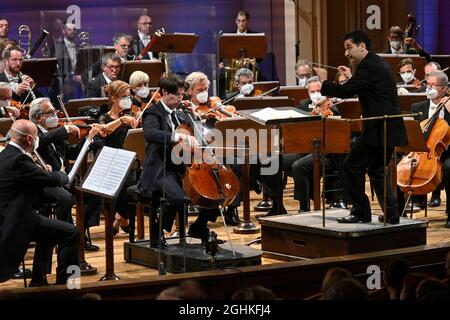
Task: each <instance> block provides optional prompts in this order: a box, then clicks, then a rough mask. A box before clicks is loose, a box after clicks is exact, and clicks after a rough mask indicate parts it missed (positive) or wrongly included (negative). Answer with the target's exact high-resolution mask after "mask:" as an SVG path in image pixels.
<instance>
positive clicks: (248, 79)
mask: <svg viewBox="0 0 450 320" xmlns="http://www.w3.org/2000/svg"><path fill="white" fill-rule="evenodd" d="M234 86H235V88H237V89H238V91H234V92H230V93H228V94H227V95H226V99H227V100H228V99H231V98H233V97H236V98H240V97H256V96H260V95H261V94H262V93H263V92H262V91H261V90H259V89H256V90H255V87H254V86H253V72H252V71H251V70H250V69H247V68H241V69H239V70H238V71H236V74H235V76H234Z"/></svg>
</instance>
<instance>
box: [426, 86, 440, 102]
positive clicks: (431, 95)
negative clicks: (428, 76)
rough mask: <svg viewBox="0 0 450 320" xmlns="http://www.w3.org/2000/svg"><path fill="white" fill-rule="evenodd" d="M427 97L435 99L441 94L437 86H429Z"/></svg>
mask: <svg viewBox="0 0 450 320" xmlns="http://www.w3.org/2000/svg"><path fill="white" fill-rule="evenodd" d="M426 93H427V99H430V100H434V99H436V98H437V97H438V96H439V92H438V91H437V90H436V89H435V88H427V90H426Z"/></svg>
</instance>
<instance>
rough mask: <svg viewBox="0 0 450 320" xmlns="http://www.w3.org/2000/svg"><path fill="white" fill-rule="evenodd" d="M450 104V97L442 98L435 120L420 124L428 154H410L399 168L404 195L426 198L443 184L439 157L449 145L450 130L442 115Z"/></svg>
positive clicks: (399, 183)
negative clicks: (446, 105) (449, 103)
mask: <svg viewBox="0 0 450 320" xmlns="http://www.w3.org/2000/svg"><path fill="white" fill-rule="evenodd" d="M449 101H450V97H445V98H443V99H442V100H441V102H440V103H439V104H438V106H437V108H436V111H435V113H434V114H433V116H432V117H431V118H430V119H427V120H423V121H422V122H421V123H420V126H421V128H422V132H423V134H424V138H425V141H426V145H427V147H428V152H411V153H409V154H408V155H407V156H405V157H403V159H402V160H401V161H400V162H399V164H398V165H397V185H398V186H399V187H400V190H401V191H402V192H405V193H408V194H414V195H425V194H428V193H430V192H433V191H434V190H435V189H436V188H437V187H438V186H439V185H440V184H441V181H442V163H441V161H440V157H441V155H442V153H443V152H444V151H445V150H447V148H448V146H449V144H450V126H449V125H448V123H447V121H445V120H444V119H440V118H439V113H440V112H441V110H442V108H445V104H446V103H447V102H449Z"/></svg>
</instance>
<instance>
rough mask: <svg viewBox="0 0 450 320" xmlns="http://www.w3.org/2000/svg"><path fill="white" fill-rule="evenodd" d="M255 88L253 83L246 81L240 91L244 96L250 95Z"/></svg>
mask: <svg viewBox="0 0 450 320" xmlns="http://www.w3.org/2000/svg"><path fill="white" fill-rule="evenodd" d="M253 89H254V87H253V83H246V84H244V85H243V86H242V87H241V89H240V91H241V93H242V94H243V95H244V96H248V95H250V93H252V92H253Z"/></svg>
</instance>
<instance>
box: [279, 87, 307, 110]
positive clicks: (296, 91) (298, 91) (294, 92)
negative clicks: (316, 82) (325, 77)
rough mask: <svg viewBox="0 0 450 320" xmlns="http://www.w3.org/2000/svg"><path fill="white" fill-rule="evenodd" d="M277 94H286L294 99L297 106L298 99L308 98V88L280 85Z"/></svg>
mask: <svg viewBox="0 0 450 320" xmlns="http://www.w3.org/2000/svg"><path fill="white" fill-rule="evenodd" d="M278 96H280V97H281V96H287V97H289V98H291V99H293V100H294V105H296V106H298V105H299V103H300V101H302V100H305V99H309V93H308V89H306V88H302V87H299V86H282V87H280V90H279V91H278Z"/></svg>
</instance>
